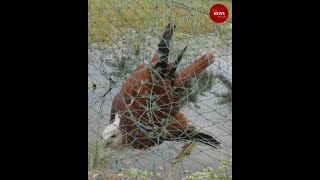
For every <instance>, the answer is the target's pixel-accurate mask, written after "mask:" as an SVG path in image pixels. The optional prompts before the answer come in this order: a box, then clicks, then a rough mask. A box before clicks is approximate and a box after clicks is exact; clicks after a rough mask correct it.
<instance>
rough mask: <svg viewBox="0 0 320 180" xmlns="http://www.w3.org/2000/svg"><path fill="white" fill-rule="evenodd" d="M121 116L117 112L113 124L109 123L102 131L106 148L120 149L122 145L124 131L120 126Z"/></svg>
mask: <svg viewBox="0 0 320 180" xmlns="http://www.w3.org/2000/svg"><path fill="white" fill-rule="evenodd" d="M119 124H120V117H119V114H118V113H117V114H116V115H115V119H114V121H113V123H112V124H109V125H108V126H107V127H106V128H105V129H104V130H103V132H102V138H103V139H104V140H105V142H106V146H105V147H106V148H111V149H118V148H119V147H120V146H121V141H122V131H121V129H120V127H119Z"/></svg>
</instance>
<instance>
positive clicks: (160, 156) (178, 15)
mask: <svg viewBox="0 0 320 180" xmlns="http://www.w3.org/2000/svg"><path fill="white" fill-rule="evenodd" d="M218 3H219V4H224V5H225V6H226V7H227V8H228V10H229V18H228V19H227V21H226V22H224V23H221V24H216V23H214V22H212V20H211V19H210V17H209V15H208V13H209V10H210V8H211V6H212V5H214V4H218ZM88 7H89V9H88V28H89V29H88V40H89V47H88V112H89V113H88V137H89V138H88V171H89V178H94V177H95V178H97V179H99V178H105V179H124V178H127V177H132V178H147V179H148V178H151V179H192V177H193V178H194V177H196V176H199V177H200V176H202V175H206V176H207V179H210V178H208V177H216V179H219V177H224V178H225V179H226V177H228V178H231V177H230V176H231V170H232V57H231V53H232V46H231V44H232V33H231V32H232V21H231V20H232V6H231V1H229V0H223V1H212V0H210V1H209V0H203V1H197V0H165V1H155V0H130V1H129V0H89V1H88ZM169 22H173V23H174V24H175V25H176V29H175V31H174V33H173V37H172V40H171V42H170V53H169V62H171V63H173V62H174V61H175V59H176V58H177V57H178V55H179V54H180V53H181V50H182V49H183V48H184V47H185V46H188V48H187V50H186V51H185V53H184V55H183V58H182V60H181V62H180V64H179V66H178V67H177V72H181V71H182V70H183V69H184V68H185V67H186V66H188V65H190V64H192V63H193V62H194V61H195V60H196V59H198V58H199V57H200V56H202V55H203V54H205V53H208V52H210V51H211V49H215V52H216V54H217V55H216V59H215V61H214V62H213V64H211V65H210V66H209V67H208V68H206V70H204V71H203V72H202V73H200V74H198V75H197V76H196V77H194V78H190V79H189V81H188V83H187V84H186V85H185V86H183V87H182V88H180V89H182V90H181V91H182V92H183V93H182V94H183V95H182V96H181V98H179V100H178V101H177V102H176V104H178V106H179V108H180V111H179V112H181V113H183V114H184V116H185V117H186V118H187V119H188V120H189V121H190V123H191V124H192V125H194V126H195V127H196V129H197V131H200V132H203V133H206V134H208V135H210V136H213V137H216V138H217V139H218V140H219V141H221V146H222V147H221V148H218V149H215V148H213V147H211V146H208V145H205V144H203V143H198V142H197V143H194V142H193V141H187V140H186V141H181V139H179V138H175V139H171V140H170V141H164V142H162V143H156V144H155V145H154V146H151V147H148V148H146V149H144V150H140V149H134V148H133V146H132V144H130V143H128V144H126V146H124V148H122V149H121V150H120V149H117V150H114V149H112V148H108V146H106V141H105V140H103V138H102V132H103V130H104V129H105V128H106V127H107V126H108V125H109V124H110V117H111V108H112V103H113V101H114V99H115V96H116V95H117V94H118V93H119V91H120V90H121V88H122V87H123V84H124V83H125V82H126V80H127V79H128V77H129V76H130V75H132V74H133V73H134V70H135V68H136V67H137V66H138V65H141V64H143V65H144V67H145V69H150V68H151V67H152V63H151V59H152V58H153V56H154V54H155V53H156V51H157V50H158V46H157V45H158V44H159V42H160V40H161V37H162V34H163V32H164V30H165V28H166V26H167V24H168V23H169ZM152 84H153V85H156V82H153V81H152ZM133 91H135V92H137V89H135V90H133ZM173 91H174V90H172V91H167V92H165V93H166V94H168V93H169V94H170V93H174V92H173ZM151 93H152V92H151ZM129 98H131V99H133V97H129ZM132 102H133V100H132ZM128 104H129V103H127V105H128ZM148 108H149V109H145V114H148V113H146V112H150V107H148ZM160 110H161V111H165V110H164V109H163V108H162V109H161V108H160ZM130 111H131V112H130ZM128 113H136V112H133V110H132V109H130V110H129V111H128ZM126 118H127V119H130V120H131V121H132V122H133V123H134V124H135V125H137V123H139V122H140V120H139V119H138V118H136V117H135V115H132V114H131V115H130V116H128V117H126ZM149 118H150V117H149ZM172 119H173V120H172ZM165 120H166V121H167V122H171V123H172V122H173V121H175V119H174V118H172V117H171V116H170V117H169V116H168V118H166V119H165ZM154 125H155V124H151V125H150V126H151V127H152V128H154V127H155V126H154ZM162 130H163V129H162ZM119 144H123V143H122V142H119ZM197 173H198V174H197ZM201 173H203V174H201ZM210 173H211V175H212V176H210ZM218 176H219V177H218ZM204 179H205V178H204ZM221 179H223V178H221Z"/></svg>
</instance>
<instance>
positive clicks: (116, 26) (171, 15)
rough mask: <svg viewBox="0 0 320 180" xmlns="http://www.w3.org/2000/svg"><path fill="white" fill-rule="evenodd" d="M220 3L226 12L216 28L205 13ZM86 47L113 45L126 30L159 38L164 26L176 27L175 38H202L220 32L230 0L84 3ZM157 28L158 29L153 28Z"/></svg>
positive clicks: (103, 0)
mask: <svg viewBox="0 0 320 180" xmlns="http://www.w3.org/2000/svg"><path fill="white" fill-rule="evenodd" d="M217 3H222V4H224V5H226V6H227V8H228V9H229V17H228V19H227V22H225V23H222V24H216V23H214V22H212V20H211V19H210V17H209V15H208V12H209V10H210V8H211V6H212V5H213V4H217ZM88 8H89V9H88V32H89V33H88V40H89V43H96V42H104V43H107V44H113V43H115V42H117V41H118V40H119V39H120V38H121V36H122V34H124V33H125V32H127V31H128V29H135V30H136V31H138V32H147V31H148V33H150V32H151V31H152V27H155V28H154V29H153V30H154V31H153V32H152V33H154V34H156V35H160V34H162V31H163V28H164V27H165V26H166V25H167V24H168V22H170V21H173V22H175V23H176V24H177V27H179V29H177V32H176V34H175V36H177V37H185V36H188V35H197V34H201V35H206V34H208V33H212V32H213V31H215V30H218V31H221V30H222V31H224V30H225V29H226V28H228V26H229V23H228V22H231V19H232V9H231V8H232V6H231V1H230V0H216V1H212V0H203V1H201V3H199V1H195V0H165V1H154V0H133V1H129V0H88ZM156 27H159V28H156Z"/></svg>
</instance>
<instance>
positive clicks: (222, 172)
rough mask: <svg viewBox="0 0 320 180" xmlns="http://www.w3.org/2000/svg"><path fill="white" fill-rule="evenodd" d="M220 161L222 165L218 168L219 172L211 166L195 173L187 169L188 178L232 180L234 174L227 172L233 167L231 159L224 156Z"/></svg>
mask: <svg viewBox="0 0 320 180" xmlns="http://www.w3.org/2000/svg"><path fill="white" fill-rule="evenodd" d="M219 161H220V163H221V165H220V166H219V168H218V172H214V170H213V169H212V168H210V167H207V168H204V169H203V170H202V171H200V172H195V173H189V172H188V171H185V174H187V177H186V180H232V176H230V175H228V174H227V170H228V168H230V167H231V161H229V160H227V159H224V158H221V159H220V160H219Z"/></svg>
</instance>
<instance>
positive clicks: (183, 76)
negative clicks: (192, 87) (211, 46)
mask: <svg viewBox="0 0 320 180" xmlns="http://www.w3.org/2000/svg"><path fill="white" fill-rule="evenodd" d="M215 59H216V52H215V51H214V50H211V52H209V53H206V54H204V55H202V56H201V57H199V58H198V59H197V60H196V61H194V62H193V63H192V64H190V65H189V66H187V67H185V68H184V69H182V70H181V71H180V72H179V74H177V76H176V80H175V83H174V86H175V87H182V86H183V84H185V83H186V82H187V81H188V80H189V79H190V78H191V77H194V76H196V75H198V74H200V73H202V72H203V71H204V70H205V69H206V68H207V67H208V66H209V65H210V64H212V63H213V62H214V61H215Z"/></svg>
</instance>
